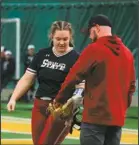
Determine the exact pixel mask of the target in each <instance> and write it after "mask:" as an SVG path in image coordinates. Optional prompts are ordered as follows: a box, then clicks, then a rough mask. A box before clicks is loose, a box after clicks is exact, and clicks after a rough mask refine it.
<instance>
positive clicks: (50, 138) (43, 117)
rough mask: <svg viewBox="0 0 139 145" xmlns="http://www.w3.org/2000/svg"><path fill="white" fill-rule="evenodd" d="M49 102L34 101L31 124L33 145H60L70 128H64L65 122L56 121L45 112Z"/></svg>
mask: <svg viewBox="0 0 139 145" xmlns="http://www.w3.org/2000/svg"><path fill="white" fill-rule="evenodd" d="M50 102H51V101H44V100H40V99H35V100H34V107H33V109H32V122H31V124H32V139H33V143H34V145H39V144H49V145H54V144H55V143H57V144H60V143H61V142H62V141H63V140H64V138H65V137H66V135H67V134H68V133H69V130H70V127H65V121H62V120H58V119H57V120H56V119H54V118H53V116H52V115H50V114H49V113H48V112H47V107H48V104H49V103H50ZM61 132H62V134H61ZM60 134H61V135H60Z"/></svg>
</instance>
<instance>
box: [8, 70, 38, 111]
mask: <svg viewBox="0 0 139 145" xmlns="http://www.w3.org/2000/svg"><path fill="white" fill-rule="evenodd" d="M35 78H36V75H35V74H33V73H30V72H28V71H26V72H25V74H24V75H23V77H22V78H21V79H20V80H19V81H18V83H17V85H16V87H15V89H14V91H13V94H12V96H11V98H10V101H9V103H8V104H7V109H8V111H13V110H14V109H15V105H16V101H17V100H18V99H19V98H21V97H22V96H23V95H24V94H25V93H26V92H27V91H28V90H29V89H30V87H31V86H32V84H33V82H34V80H35Z"/></svg>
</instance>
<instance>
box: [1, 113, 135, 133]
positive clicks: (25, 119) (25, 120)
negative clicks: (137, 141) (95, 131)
mask: <svg viewBox="0 0 139 145" xmlns="http://www.w3.org/2000/svg"><path fill="white" fill-rule="evenodd" d="M1 119H2V120H4V121H8V122H10V121H15V122H19V123H21V121H24V122H26V123H27V122H28V123H31V119H30V118H21V117H11V116H1ZM122 130H123V131H126V132H135V133H138V130H137V129H127V128H123V129H122Z"/></svg>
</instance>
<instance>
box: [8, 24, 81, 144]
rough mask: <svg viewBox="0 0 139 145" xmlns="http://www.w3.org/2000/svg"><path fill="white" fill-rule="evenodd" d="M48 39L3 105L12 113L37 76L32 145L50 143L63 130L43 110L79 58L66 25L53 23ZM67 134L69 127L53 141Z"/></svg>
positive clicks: (61, 124) (68, 26)
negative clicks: (6, 103) (46, 45)
mask: <svg viewBox="0 0 139 145" xmlns="http://www.w3.org/2000/svg"><path fill="white" fill-rule="evenodd" d="M49 37H50V39H51V41H52V42H51V44H52V46H51V47H49V48H46V49H41V50H40V51H39V52H38V53H37V54H36V55H35V57H34V59H33V60H32V63H31V64H30V66H29V67H28V68H27V70H26V72H25V74H24V75H23V77H22V78H21V79H20V80H19V82H18V84H17V86H16V88H15V90H14V92H13V94H12V97H11V99H10V101H9V103H8V105H7V109H8V111H14V109H15V106H16V101H17V100H18V99H19V98H20V97H21V96H23V95H24V94H25V93H26V92H27V91H28V90H29V89H30V88H31V85H32V84H33V82H34V80H35V78H36V77H37V79H38V83H39V87H38V89H37V91H36V98H35V100H34V107H33V109H32V124H31V125H32V139H33V143H34V144H35V145H38V144H49V145H51V144H54V143H55V141H56V140H57V137H58V135H59V134H60V133H61V132H62V131H63V130H64V128H65V124H64V123H65V122H64V121H61V120H58V121H54V120H53V117H52V116H51V115H50V114H49V112H48V111H47V107H48V104H49V103H51V102H53V100H54V99H55V96H56V94H57V93H58V91H59V89H60V87H61V84H62V83H63V82H64V79H65V77H66V76H67V74H68V72H69V70H70V68H71V67H72V66H73V65H74V63H75V62H76V60H77V59H78V57H79V54H78V53H77V52H76V51H75V50H74V49H73V30H72V26H71V24H70V23H68V22H65V21H56V22H54V23H53V24H52V26H51V29H50V35H49ZM73 92H74V90H73ZM71 96H72V94H71ZM52 127H53V128H54V127H55V131H50V130H51V128H52ZM68 132H69V128H67V129H66V130H65V133H64V132H63V135H61V137H59V140H58V141H57V142H58V143H61V142H62V141H63V140H64V138H65V136H66V135H67V134H68ZM48 138H49V139H48Z"/></svg>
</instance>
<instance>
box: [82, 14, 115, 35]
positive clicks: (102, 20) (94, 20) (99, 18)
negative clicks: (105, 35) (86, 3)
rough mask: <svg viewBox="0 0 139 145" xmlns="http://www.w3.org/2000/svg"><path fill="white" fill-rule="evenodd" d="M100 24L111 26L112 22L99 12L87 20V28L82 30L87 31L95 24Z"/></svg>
mask: <svg viewBox="0 0 139 145" xmlns="http://www.w3.org/2000/svg"><path fill="white" fill-rule="evenodd" d="M97 24H98V25H100V26H109V27H112V24H111V22H110V20H109V18H108V17H107V16H105V15H103V14H99V15H96V16H92V17H91V18H90V20H89V22H88V28H87V29H86V30H85V31H84V32H87V33H88V32H89V30H90V29H91V28H92V27H93V26H95V25H97Z"/></svg>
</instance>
